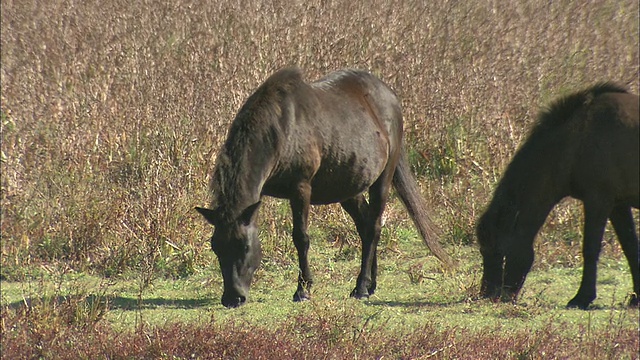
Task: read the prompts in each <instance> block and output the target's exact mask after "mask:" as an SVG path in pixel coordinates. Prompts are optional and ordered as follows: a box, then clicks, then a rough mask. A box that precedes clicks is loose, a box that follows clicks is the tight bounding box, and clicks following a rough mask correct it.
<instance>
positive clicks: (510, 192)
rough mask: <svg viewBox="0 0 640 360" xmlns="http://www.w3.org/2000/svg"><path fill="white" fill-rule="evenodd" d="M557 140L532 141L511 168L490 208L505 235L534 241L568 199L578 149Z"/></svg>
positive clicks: (499, 186)
mask: <svg viewBox="0 0 640 360" xmlns="http://www.w3.org/2000/svg"><path fill="white" fill-rule="evenodd" d="M553 136H554V137H556V139H551V140H550V141H548V142H545V141H542V142H538V141H536V140H537V139H530V141H528V143H525V144H524V145H523V147H522V148H521V149H520V150H519V151H518V153H517V154H516V155H515V156H514V158H513V160H512V161H511V163H510V164H509V166H508V167H507V170H506V172H505V175H504V176H503V178H502V180H501V181H500V184H499V185H498V188H497V189H496V194H495V196H494V198H493V201H492V203H491V205H490V209H491V210H492V212H493V213H495V214H499V215H496V216H500V219H501V221H500V222H499V223H500V224H501V225H500V226H502V227H504V229H502V230H503V231H507V232H509V233H512V234H513V235H518V236H520V237H523V238H530V239H533V237H535V235H536V234H537V232H538V230H539V229H540V227H541V226H542V224H543V223H544V221H545V219H546V217H547V215H548V214H549V212H550V211H551V209H553V207H554V206H555V205H556V204H557V203H558V202H559V201H560V200H561V199H562V198H563V197H565V196H567V195H568V186H569V176H570V169H571V164H572V162H571V159H572V154H573V153H574V151H573V150H574V149H572V145H571V144H568V143H566V142H565V141H558V140H561V137H562V136H561V134H554V135H553ZM531 140H533V141H531ZM513 232H515V234H514V233H513Z"/></svg>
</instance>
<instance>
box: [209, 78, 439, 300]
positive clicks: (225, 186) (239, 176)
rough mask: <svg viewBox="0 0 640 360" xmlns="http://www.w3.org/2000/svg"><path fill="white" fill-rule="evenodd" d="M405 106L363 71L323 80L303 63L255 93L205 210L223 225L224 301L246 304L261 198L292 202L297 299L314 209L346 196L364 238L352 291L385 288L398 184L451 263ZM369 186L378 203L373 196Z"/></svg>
mask: <svg viewBox="0 0 640 360" xmlns="http://www.w3.org/2000/svg"><path fill="white" fill-rule="evenodd" d="M402 135H403V129H402V113H401V108H400V102H399V101H398V99H397V97H396V95H395V94H394V93H393V91H392V90H391V89H390V88H389V87H388V86H387V85H385V84H384V83H383V82H382V81H380V80H379V79H377V78H376V77H374V76H373V75H371V74H369V73H367V72H363V71H355V70H343V71H337V72H334V73H332V74H329V75H328V76H326V77H325V78H323V79H321V80H318V81H316V82H314V83H306V82H304V81H303V77H302V73H301V71H300V70H299V69H296V68H291V69H283V70H280V71H278V72H276V73H275V74H273V75H272V76H271V77H270V78H269V79H267V80H266V81H265V82H264V83H263V84H262V85H261V86H260V87H259V88H258V89H257V90H256V91H255V92H254V93H253V95H251V96H250V97H249V99H248V100H247V101H246V103H245V104H244V105H243V106H242V108H241V109H240V111H239V112H238V114H237V116H236V118H235V120H234V121H233V123H232V124H231V129H230V130H229V134H228V137H227V140H226V142H225V144H224V147H223V149H222V151H221V153H220V154H219V155H218V159H217V163H216V167H215V169H214V172H213V176H212V181H211V190H212V192H213V194H214V196H213V201H212V207H211V209H203V208H197V210H198V211H199V212H200V213H201V214H202V215H203V216H204V217H205V219H206V220H207V221H208V222H209V223H211V224H212V225H214V233H213V237H212V238H211V247H212V248H213V251H214V252H215V253H216V254H217V256H218V260H219V262H220V269H221V271H222V277H223V281H224V293H223V295H222V304H223V305H224V306H227V307H236V306H239V305H242V304H243V303H244V302H245V301H246V299H247V296H248V293H249V286H250V283H251V279H252V277H253V273H254V271H255V270H256V269H257V267H258V266H259V264H260V259H261V249H260V242H259V240H258V237H257V234H258V230H257V227H256V216H257V213H258V209H259V207H260V200H261V198H262V196H264V195H267V196H272V197H277V198H283V199H289V202H290V205H291V211H292V214H293V242H294V244H295V246H296V249H297V251H298V259H299V265H300V275H299V277H298V288H297V290H296V292H295V294H294V295H293V300H294V301H301V300H306V299H308V298H309V289H310V288H311V285H312V283H313V280H312V275H311V270H310V269H309V262H308V259H307V251H308V249H309V238H308V236H307V223H308V216H309V206H310V205H314V204H330V203H337V202H339V203H340V204H341V205H342V208H343V209H344V210H346V212H347V213H348V214H349V215H350V216H351V217H352V218H353V221H354V222H355V225H356V229H357V231H358V234H359V235H360V237H361V239H362V263H361V268H360V275H359V276H358V279H357V282H356V287H355V289H354V290H353V292H352V293H351V296H353V297H356V298H363V297H368V296H369V295H370V294H373V292H374V290H375V289H376V272H377V260H376V246H377V244H378V240H379V238H380V228H381V217H382V213H383V211H384V208H385V204H386V203H387V199H388V196H389V190H390V189H391V185H392V184H393V186H394V187H395V189H396V191H397V193H398V195H399V197H400V199H401V200H402V202H403V203H404V205H405V206H406V208H407V209H408V211H409V214H410V215H411V217H412V219H413V221H414V223H415V224H416V226H417V228H418V230H419V232H420V234H421V235H422V238H423V240H424V241H425V243H426V244H427V246H428V247H429V248H430V249H431V251H432V252H433V253H434V254H435V255H436V256H437V257H438V258H439V259H441V260H443V261H444V262H445V263H449V261H450V259H449V258H448V256H447V254H446V253H445V252H444V251H443V250H442V248H441V247H440V245H439V243H438V242H437V239H436V237H435V236H434V232H433V228H432V225H431V223H430V222H429V219H428V217H427V212H426V206H425V203H424V201H423V200H422V198H421V196H420V191H419V188H418V186H417V184H416V181H415V178H414V177H413V175H412V174H411V170H410V167H409V165H408V163H407V160H406V157H405V154H404V152H403V145H402ZM367 191H368V194H369V201H368V202H367V200H365V195H364V193H365V192H367Z"/></svg>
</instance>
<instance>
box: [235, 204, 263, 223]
mask: <svg viewBox="0 0 640 360" xmlns="http://www.w3.org/2000/svg"><path fill="white" fill-rule="evenodd" d="M261 204H262V201H258V202H257V203H255V204H253V205H250V206H249V207H248V208H246V209H244V211H243V212H242V214H240V218H239V219H238V221H240V223H241V224H242V225H244V226H248V225H249V224H251V223H253V222H254V220H255V219H256V217H257V216H258V209H260V205H261Z"/></svg>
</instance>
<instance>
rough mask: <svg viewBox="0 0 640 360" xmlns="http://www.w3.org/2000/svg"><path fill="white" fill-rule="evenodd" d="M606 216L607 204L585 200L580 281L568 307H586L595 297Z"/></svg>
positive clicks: (607, 214)
mask: <svg viewBox="0 0 640 360" xmlns="http://www.w3.org/2000/svg"><path fill="white" fill-rule="evenodd" d="M608 217H609V210H608V207H607V206H604V205H602V204H599V203H597V202H593V203H587V202H585V204H584V239H583V242H582V256H583V262H584V264H583V267H582V281H581V282H580V288H579V289H578V293H577V294H576V296H574V297H573V299H571V300H570V301H569V303H568V304H567V307H568V308H579V309H587V308H588V307H589V305H590V304H591V302H593V300H595V298H596V277H597V271H598V268H597V267H598V258H599V257H600V250H601V249H602V235H603V234H604V227H605V225H606V223H607V218H608Z"/></svg>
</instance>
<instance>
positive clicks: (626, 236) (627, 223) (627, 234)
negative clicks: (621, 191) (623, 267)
mask: <svg viewBox="0 0 640 360" xmlns="http://www.w3.org/2000/svg"><path fill="white" fill-rule="evenodd" d="M609 220H611V225H613V229H614V230H615V232H616V235H617V236H618V241H619V242H620V246H621V247H622V251H623V252H624V256H625V257H626V258H627V262H628V263H629V268H630V270H631V278H632V279H633V293H632V294H631V298H630V299H629V306H638V296H640V283H639V281H640V280H639V276H638V272H640V269H639V268H638V267H639V265H638V258H639V257H640V253H638V250H639V249H638V234H636V229H635V226H634V224H633V215H632V214H631V208H630V207H628V206H618V207H615V208H614V209H613V211H612V212H611V215H610V216H609Z"/></svg>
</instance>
